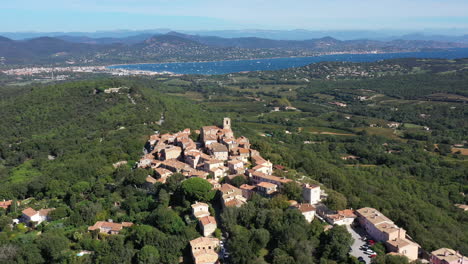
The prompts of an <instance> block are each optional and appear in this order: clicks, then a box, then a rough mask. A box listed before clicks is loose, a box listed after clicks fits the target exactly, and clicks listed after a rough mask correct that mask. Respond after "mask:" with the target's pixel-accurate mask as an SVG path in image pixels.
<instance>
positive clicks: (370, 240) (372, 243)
mask: <svg viewBox="0 0 468 264" xmlns="http://www.w3.org/2000/svg"><path fill="white" fill-rule="evenodd" d="M367 243H369V245H371V246H373V245H374V244H375V241H374V240H372V239H369V240H368V241H367Z"/></svg>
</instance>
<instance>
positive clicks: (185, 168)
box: [161, 159, 193, 173]
mask: <svg viewBox="0 0 468 264" xmlns="http://www.w3.org/2000/svg"><path fill="white" fill-rule="evenodd" d="M161 167H162V168H165V169H168V170H170V171H172V172H175V173H183V172H190V171H191V170H193V168H191V167H190V166H189V165H188V164H186V163H183V162H181V161H178V160H175V159H170V160H165V161H163V162H161Z"/></svg>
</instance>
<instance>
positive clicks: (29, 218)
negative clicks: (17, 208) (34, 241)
mask: <svg viewBox="0 0 468 264" xmlns="http://www.w3.org/2000/svg"><path fill="white" fill-rule="evenodd" d="M53 210H55V209H54V208H51V209H41V210H39V211H36V210H34V209H32V208H31V207H29V208H26V209H24V210H23V211H22V213H23V215H22V216H21V220H22V222H36V223H37V224H40V223H42V222H44V221H47V220H49V213H50V212H51V211H53Z"/></svg>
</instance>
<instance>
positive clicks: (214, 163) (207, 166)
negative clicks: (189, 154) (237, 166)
mask: <svg viewBox="0 0 468 264" xmlns="http://www.w3.org/2000/svg"><path fill="white" fill-rule="evenodd" d="M221 166H224V162H223V161H221V160H217V159H210V160H207V161H205V162H204V163H203V169H204V170H205V171H207V172H210V171H211V170H213V169H216V168H218V167H221Z"/></svg>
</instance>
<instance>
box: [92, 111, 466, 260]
mask: <svg viewBox="0 0 468 264" xmlns="http://www.w3.org/2000/svg"><path fill="white" fill-rule="evenodd" d="M194 134H195V135H197V136H198V137H199V139H200V141H199V142H198V141H194V140H193V139H192V137H193V136H192V132H191V130H190V129H185V130H183V131H180V132H177V133H175V134H162V135H161V134H159V133H156V134H154V135H152V136H150V138H149V140H148V142H147V145H146V147H145V149H146V154H145V155H144V156H143V157H142V158H141V159H140V161H139V162H138V164H137V167H139V168H151V169H152V171H154V174H153V175H148V176H147V178H146V182H147V183H148V184H154V183H156V182H160V183H166V181H167V179H168V178H169V177H171V176H172V175H174V174H175V173H179V174H182V175H184V176H185V178H186V179H188V178H193V177H198V178H202V179H205V180H207V181H208V182H209V183H211V185H212V189H213V190H217V191H218V192H219V193H220V195H219V197H220V203H221V205H222V208H221V210H222V209H223V208H226V207H241V206H243V205H244V204H246V203H248V201H249V200H250V199H251V198H252V196H253V195H254V194H257V195H261V196H263V197H267V198H272V197H274V196H275V195H277V194H280V193H281V191H282V188H283V187H284V186H285V185H286V184H288V183H292V182H294V181H293V180H291V179H288V178H285V177H278V176H275V175H273V172H274V167H275V168H278V167H279V166H278V165H275V166H274V165H273V164H272V163H271V162H270V161H269V160H267V159H265V158H264V157H262V156H261V153H259V152H258V151H257V150H255V149H252V148H251V144H250V141H249V139H248V138H246V137H243V136H241V137H238V138H236V137H235V136H234V133H233V131H232V129H231V120H230V119H229V118H224V120H223V125H222V127H218V126H205V127H202V128H201V130H196V131H195V133H194ZM238 176H242V177H244V178H245V179H246V182H247V183H246V184H242V185H240V186H239V187H235V186H233V185H232V184H230V181H231V180H232V179H234V178H235V177H238ZM296 183H297V184H298V185H300V186H301V188H302V198H303V200H302V203H298V202H297V201H293V200H290V201H289V203H290V207H291V208H296V209H297V210H299V211H300V212H301V213H302V215H303V216H304V218H305V219H306V220H307V221H308V222H309V223H310V222H312V221H313V219H314V218H318V219H320V220H321V221H323V222H325V223H326V224H327V225H326V227H325V228H326V229H330V228H333V225H344V226H346V227H347V229H348V231H349V232H350V233H352V234H353V238H354V240H355V241H354V243H353V248H351V249H350V254H352V255H354V256H355V257H358V260H359V261H360V262H363V263H366V260H367V261H370V259H371V258H373V257H375V256H376V253H375V252H373V251H372V250H371V249H370V246H372V245H373V244H374V243H376V242H381V243H383V244H384V245H385V247H386V250H387V252H388V254H391V255H399V256H405V257H407V258H408V259H409V260H410V261H415V260H420V261H423V262H430V263H435V264H439V263H445V264H466V263H468V259H467V258H466V257H464V256H462V255H461V254H460V253H458V252H457V251H455V250H452V249H447V248H441V249H439V250H436V251H434V252H432V253H427V252H425V251H424V250H423V249H422V248H421V247H420V246H419V245H418V244H417V243H416V242H415V241H413V240H412V239H411V237H409V236H408V235H407V234H406V230H404V229H403V228H401V227H398V226H397V225H396V224H395V223H394V222H393V221H392V220H390V219H389V218H387V217H386V216H385V215H383V214H382V213H381V212H379V211H378V210H376V209H374V208H361V209H358V210H353V209H347V210H342V211H333V210H330V209H328V208H327V207H326V206H325V205H324V204H323V203H322V202H321V201H322V200H323V199H326V197H327V195H326V193H325V192H324V191H323V190H321V188H320V185H310V184H305V183H301V182H296ZM191 207H192V213H193V217H194V218H195V219H197V220H198V221H199V227H200V231H201V234H202V237H199V238H196V239H194V240H192V241H190V247H191V252H192V257H193V261H194V263H196V264H201V263H204V264H205V263H219V257H221V258H223V259H227V258H229V253H228V249H227V248H225V246H224V241H223V240H220V239H219V238H216V237H215V236H214V233H215V231H216V229H217V228H218V223H217V222H218V221H220V220H219V219H217V217H216V215H211V213H210V210H209V209H210V205H209V204H207V203H203V202H196V203H194V204H192V206H191ZM106 225H107V226H108V227H107V228H106V227H105V226H106ZM114 225H116V227H115V228H116V229H121V228H122V227H125V226H131V225H132V224H131V223H122V224H113V223H106V222H99V223H96V225H95V226H93V227H90V228H89V230H95V229H99V228H100V230H101V232H104V233H109V234H112V233H115V232H114V229H113V228H114ZM355 228H359V229H360V230H361V231H362V232H364V234H359V235H358V234H357V233H355V231H354V229H355ZM355 236H357V237H355ZM361 240H362V241H361ZM363 241H367V242H366V243H364V242H363ZM360 245H361V246H360ZM359 246H360V247H359ZM357 248H359V250H358V249H357ZM366 257H367V258H366Z"/></svg>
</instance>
